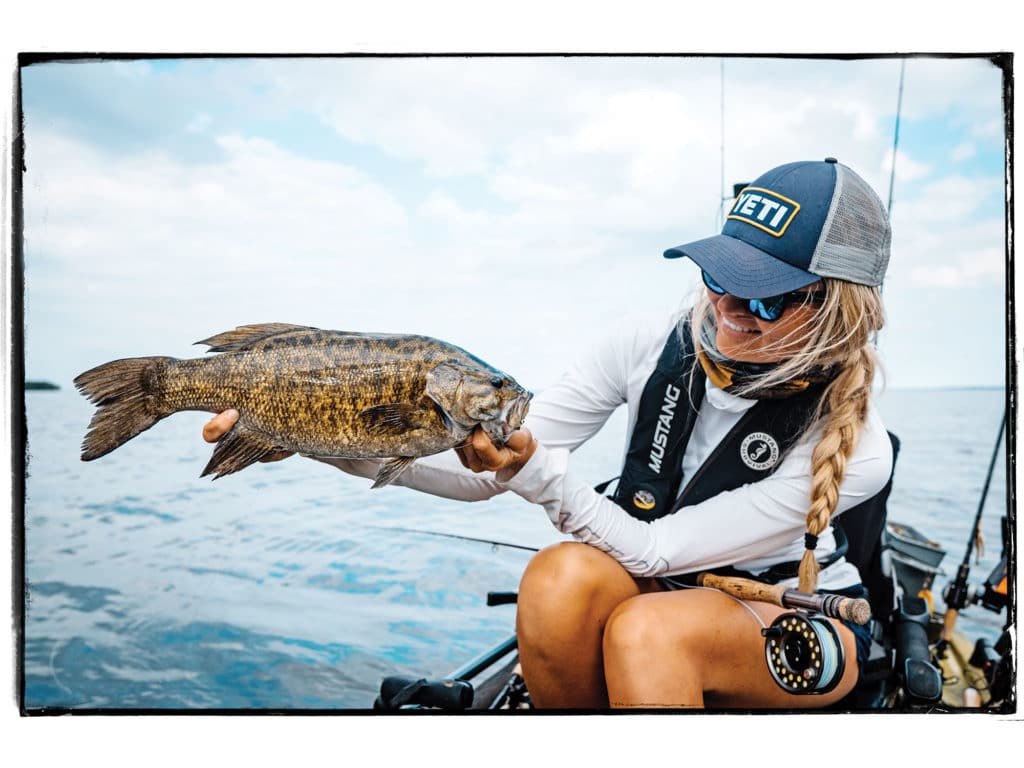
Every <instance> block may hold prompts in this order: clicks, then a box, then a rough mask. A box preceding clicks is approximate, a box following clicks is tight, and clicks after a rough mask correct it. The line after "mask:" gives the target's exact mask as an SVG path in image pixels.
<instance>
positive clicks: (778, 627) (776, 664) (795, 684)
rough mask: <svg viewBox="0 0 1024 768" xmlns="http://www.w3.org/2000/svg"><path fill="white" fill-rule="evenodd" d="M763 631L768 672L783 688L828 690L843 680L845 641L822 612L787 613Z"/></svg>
mask: <svg viewBox="0 0 1024 768" xmlns="http://www.w3.org/2000/svg"><path fill="white" fill-rule="evenodd" d="M761 634H762V635H764V637H765V643H764V655H765V659H766V660H767V661H768V671H769V672H770V673H771V676H772V679H773V680H774V681H775V682H776V683H777V684H778V685H779V687H780V688H782V689H783V690H785V691H788V692H789V693H795V694H807V693H818V694H820V693H828V692H829V691H831V690H832V689H833V688H835V687H836V686H837V685H838V684H839V681H840V680H841V679H842V677H843V670H844V669H845V668H846V654H845V652H844V650H843V641H842V639H841V638H840V637H839V632H838V631H837V630H836V628H835V627H834V626H833V625H832V622H831V621H829V620H828V619H827V618H826V617H825V616H823V615H822V614H820V613H807V612H805V611H792V612H790V613H783V614H781V615H780V616H779V617H778V618H776V619H775V621H773V622H772V625H771V626H770V627H767V628H765V629H763V630H761Z"/></svg>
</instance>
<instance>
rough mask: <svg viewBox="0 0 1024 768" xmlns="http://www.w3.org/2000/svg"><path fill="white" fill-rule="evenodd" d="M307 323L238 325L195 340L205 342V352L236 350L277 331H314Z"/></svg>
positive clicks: (200, 342)
mask: <svg viewBox="0 0 1024 768" xmlns="http://www.w3.org/2000/svg"><path fill="white" fill-rule="evenodd" d="M315 330H317V329H316V328H311V327H310V326H308V325H292V324H291V323H258V324H256V325H240V326H238V327H237V328H235V330H233V331H225V332H224V333H218V334H217V335H216V336H211V337H210V338H208V339H203V340H202V341H197V342H196V344H205V345H206V346H208V347H209V349H208V350H207V352H237V351H239V350H243V349H248V348H249V347H251V346H252V345H253V344H255V343H256V342H258V341H263V339H268V338H270V337H271V336H277V335H278V334H279V333H289V332H294V331H315Z"/></svg>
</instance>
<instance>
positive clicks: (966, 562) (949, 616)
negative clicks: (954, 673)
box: [940, 409, 1006, 645]
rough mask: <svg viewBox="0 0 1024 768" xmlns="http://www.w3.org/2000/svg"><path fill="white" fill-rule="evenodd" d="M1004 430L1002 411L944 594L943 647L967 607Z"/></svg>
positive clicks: (1004, 413)
mask: <svg viewBox="0 0 1024 768" xmlns="http://www.w3.org/2000/svg"><path fill="white" fill-rule="evenodd" d="M1005 429H1006V411H1005V409H1004V410H1003V419H1002V421H1001V422H1000V423H999V434H998V435H996V445H995V448H994V449H993V450H992V459H991V460H990V461H989V464H988V473H987V474H986V475H985V484H984V486H982V489H981V499H980V500H979V501H978V512H977V514H975V516H974V526H973V527H972V528H971V535H970V537H969V538H968V540H967V551H966V552H965V553H964V559H963V562H962V563H960V568H959V569H957V572H956V579H954V581H953V583H952V584H951V585H950V586H949V587H948V589H947V592H946V594H945V595H944V597H945V599H946V614H945V616H943V619H942V637H941V641H940V643H941V644H942V645H945V644H946V643H948V642H949V640H950V638H952V636H953V628H954V627H955V626H956V620H957V617H958V616H959V614H960V611H961V610H963V608H964V607H965V606H966V605H967V603H968V601H969V599H970V597H971V595H970V589H969V588H968V585H967V577H968V575H969V574H970V570H971V553H972V552H973V551H974V546H975V542H977V540H978V537H979V536H980V535H981V513H982V510H983V509H984V508H985V497H986V496H988V488H989V484H990V483H991V482H992V474H993V473H994V471H995V467H996V459H997V458H998V457H999V445H1000V443H1002V441H1003V432H1004V431H1005Z"/></svg>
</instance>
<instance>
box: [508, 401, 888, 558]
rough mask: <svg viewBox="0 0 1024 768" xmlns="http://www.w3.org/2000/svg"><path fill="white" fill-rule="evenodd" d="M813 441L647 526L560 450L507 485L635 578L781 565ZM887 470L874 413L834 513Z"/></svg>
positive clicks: (805, 496) (797, 530)
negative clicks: (770, 469)
mask: <svg viewBox="0 0 1024 768" xmlns="http://www.w3.org/2000/svg"><path fill="white" fill-rule="evenodd" d="M819 437H820V426H819V427H818V428H817V429H814V430H812V431H811V432H810V433H809V434H808V436H807V438H806V439H804V440H802V441H801V442H800V443H798V444H797V445H796V446H794V448H793V449H792V450H791V451H790V453H789V454H788V455H787V456H786V458H784V459H783V461H782V463H781V464H780V465H779V468H778V469H777V470H776V471H775V472H774V473H773V474H771V475H770V476H769V477H767V478H765V479H764V480H759V481H758V482H756V483H749V484H747V485H744V486H742V487H740V488H737V489H735V490H732V491H726V492H724V493H720V494H718V495H717V496H714V497H713V498H711V499H708V500H707V501H704V502H701V503H700V504H695V505H692V506H688V507H683V508H681V509H680V510H678V511H677V512H675V513H673V514H670V515H667V516H665V517H662V518H659V519H657V520H654V521H652V522H649V523H648V522H645V521H642V520H638V519H636V518H634V517H632V516H631V515H629V514H628V513H627V512H625V510H623V509H622V508H621V507H619V506H618V505H617V504H616V503H614V502H613V501H611V500H610V499H607V498H605V497H604V496H602V495H600V494H598V493H596V492H595V491H594V490H593V489H592V488H591V487H590V485H589V484H588V483H585V482H583V481H581V480H579V479H577V478H576V477H574V476H573V474H572V472H571V471H570V470H569V466H568V464H569V457H568V452H567V451H565V450H560V449H554V450H552V449H548V448H545V447H543V446H542V447H540V448H539V449H538V450H537V452H536V453H535V454H534V456H533V457H531V459H530V461H529V462H527V464H526V465H525V466H524V467H523V468H522V469H521V470H520V471H519V473H518V474H516V475H515V476H514V477H513V478H511V479H510V480H509V481H508V482H507V483H505V484H504V485H505V486H506V487H508V488H509V489H510V490H513V491H515V492H516V493H517V494H519V495H520V496H522V497H523V498H526V499H528V500H529V501H532V502H534V503H537V504H540V505H542V506H543V507H544V509H545V510H546V511H547V513H548V516H549V517H550V519H551V521H552V522H553V523H554V525H555V526H556V527H557V528H558V529H559V530H560V531H563V532H564V533H568V534H570V535H572V536H573V537H574V538H576V539H578V540H579V541H582V542H586V543H588V544H591V545H593V546H595V547H597V548H599V549H601V550H603V551H605V552H608V553H609V554H610V555H612V556H613V557H615V559H616V560H618V561H619V562H620V563H621V564H622V565H623V567H624V568H625V569H626V570H627V571H629V572H630V573H632V574H633V575H635V576H659V575H669V574H673V573H688V572H692V571H698V570H703V569H707V568H714V567H717V566H722V565H731V564H741V563H745V562H751V561H757V560H759V559H762V558H765V557H769V556H772V555H775V556H776V557H769V560H770V561H771V560H773V561H775V562H781V561H783V560H785V559H789V558H787V557H785V556H780V555H784V554H785V553H786V552H789V551H792V550H793V546H794V543H797V542H800V541H801V540H802V536H803V532H804V530H805V526H806V516H807V509H808V505H809V499H810V489H811V473H810V458H811V452H812V450H813V447H814V445H815V444H816V443H817V441H818V438H819ZM891 463H892V456H891V445H890V444H889V440H888V437H887V436H886V434H885V429H884V427H882V426H881V422H880V420H879V419H878V418H877V416H876V415H874V413H873V412H872V413H871V415H870V417H869V419H868V423H867V424H865V428H864V429H863V430H862V432H861V435H860V438H859V441H858V445H857V447H856V448H855V449H854V452H853V455H852V456H851V457H850V458H849V460H848V461H847V468H846V476H845V478H844V480H843V483H842V484H841V487H840V494H839V506H838V512H843V511H845V510H847V509H849V508H851V507H853V506H855V505H856V504H858V503H860V502H861V501H864V500H865V499H867V498H869V497H870V496H873V495H874V494H875V493H877V492H878V491H880V490H881V489H882V488H883V487H884V486H885V484H886V482H887V481H888V477H889V472H890V469H891ZM796 551H797V552H799V547H798V548H797V550H796ZM768 564H770V562H769V563H768ZM765 567H767V565H766V566H765Z"/></svg>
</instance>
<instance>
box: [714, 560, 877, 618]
mask: <svg viewBox="0 0 1024 768" xmlns="http://www.w3.org/2000/svg"><path fill="white" fill-rule="evenodd" d="M697 583H698V584H699V585H700V586H702V587H712V588H714V589H720V590H722V591H723V592H725V593H727V594H730V595H732V596H733V597H738V598H740V599H741V600H758V601H760V602H762V603H771V604H772V605H777V606H779V607H781V608H807V609H810V610H813V611H819V612H821V613H823V614H825V615H826V616H831V617H832V618H834V619H844V620H846V621H852V622H853V623H854V624H861V625H863V624H867V623H868V622H869V621H871V605H870V604H869V603H868V601H867V600H863V599H861V598H853V597H841V596H840V595H832V594H826V595H821V594H816V595H809V594H807V593H805V592H798V591H797V590H795V589H786V588H785V587H781V586H778V585H772V584H762V583H761V582H759V581H752V580H751V579H742V578H738V577H733V576H716V575H715V574H713V573H702V574H701V575H700V576H699V577H697Z"/></svg>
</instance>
